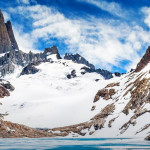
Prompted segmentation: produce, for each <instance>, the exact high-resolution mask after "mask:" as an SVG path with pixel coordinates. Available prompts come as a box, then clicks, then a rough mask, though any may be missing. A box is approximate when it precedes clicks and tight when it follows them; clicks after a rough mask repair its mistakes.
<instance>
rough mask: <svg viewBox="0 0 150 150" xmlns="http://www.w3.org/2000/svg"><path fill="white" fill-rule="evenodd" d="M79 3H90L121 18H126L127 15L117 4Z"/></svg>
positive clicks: (101, 1) (90, 0)
mask: <svg viewBox="0 0 150 150" xmlns="http://www.w3.org/2000/svg"><path fill="white" fill-rule="evenodd" d="M78 1H80V2H86V3H90V4H92V5H95V6H96V7H98V8H100V9H102V10H104V11H107V12H109V13H110V14H113V15H116V16H119V17H125V14H126V12H125V10H122V8H121V6H120V5H119V4H118V3H116V2H107V1H104V0H78Z"/></svg>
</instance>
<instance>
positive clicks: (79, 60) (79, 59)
mask: <svg viewBox="0 0 150 150" xmlns="http://www.w3.org/2000/svg"><path fill="white" fill-rule="evenodd" d="M64 59H67V60H72V61H74V62H76V63H79V64H84V65H86V66H88V67H90V68H91V69H95V66H94V65H92V64H90V63H89V62H88V61H87V60H86V59H85V58H84V57H82V56H81V55H79V54H78V53H77V54H74V55H73V54H68V53H66V54H65V56H64Z"/></svg>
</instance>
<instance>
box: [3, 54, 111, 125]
mask: <svg viewBox="0 0 150 150" xmlns="http://www.w3.org/2000/svg"><path fill="white" fill-rule="evenodd" d="M48 58H51V59H52V60H53V61H54V62H53V63H49V62H46V63H41V64H40V65H39V66H37V67H36V68H38V69H40V71H39V72H38V73H36V74H30V75H23V76H19V73H20V72H21V70H22V68H17V66H16V72H15V73H14V74H10V75H7V76H6V77H5V79H6V80H9V81H10V82H11V83H12V85H13V86H14V87H15V91H14V92H12V93H11V96H10V97H6V98H4V99H2V103H3V105H2V106H1V111H2V112H8V114H9V115H8V116H6V117H5V120H8V121H12V122H14V123H21V124H25V125H28V126H30V127H40V128H53V127H60V126H66V125H72V124H77V123H81V122H84V121H88V120H89V119H90V118H91V117H93V116H94V115H95V114H96V113H97V112H99V110H97V111H94V112H93V111H91V106H92V105H93V99H94V96H95V94H96V92H97V91H98V90H99V89H100V88H103V87H104V86H105V85H106V84H107V83H108V81H106V80H104V78H103V77H102V76H101V75H99V74H96V73H86V74H84V75H82V74H81V72H82V71H83V70H81V68H82V67H84V65H82V64H77V63H74V62H72V61H70V60H64V59H62V60H57V59H56V56H55V55H49V56H48ZM72 70H76V75H77V77H76V78H72V79H68V78H67V77H66V76H67V74H69V73H70V72H71V71H72ZM95 79H100V80H99V81H98V82H96V81H95ZM102 107H103V106H102Z"/></svg>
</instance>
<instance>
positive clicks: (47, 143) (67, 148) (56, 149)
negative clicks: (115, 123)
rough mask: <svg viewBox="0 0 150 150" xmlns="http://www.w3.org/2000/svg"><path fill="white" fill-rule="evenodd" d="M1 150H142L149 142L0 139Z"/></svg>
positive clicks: (113, 139)
mask: <svg viewBox="0 0 150 150" xmlns="http://www.w3.org/2000/svg"><path fill="white" fill-rule="evenodd" d="M0 149H2V150H25V149H32V150H36V149H47V150H48V149H50V150H103V149H105V150H116V149H118V150H134V149H135V150H144V149H148V150H149V149H150V142H149V141H144V140H141V139H128V138H37V139H29V138H23V139H0Z"/></svg>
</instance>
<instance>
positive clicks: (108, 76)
mask: <svg viewBox="0 0 150 150" xmlns="http://www.w3.org/2000/svg"><path fill="white" fill-rule="evenodd" d="M82 70H84V71H83V72H82V74H85V73H86V72H88V73H92V72H95V73H98V74H100V75H102V76H103V77H104V78H105V79H106V80H107V79H111V78H113V74H112V73H111V72H109V71H107V70H103V69H91V68H88V67H83V68H82Z"/></svg>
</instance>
